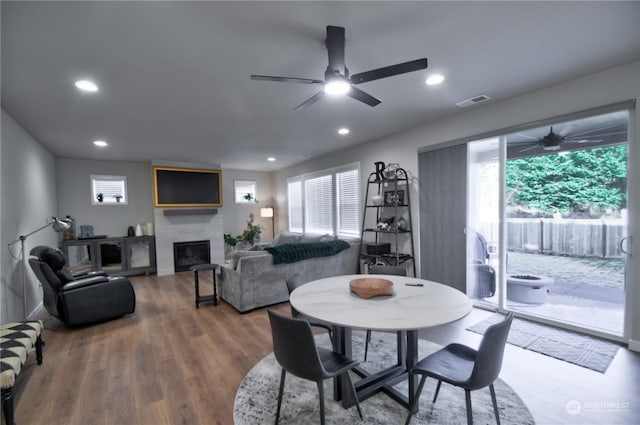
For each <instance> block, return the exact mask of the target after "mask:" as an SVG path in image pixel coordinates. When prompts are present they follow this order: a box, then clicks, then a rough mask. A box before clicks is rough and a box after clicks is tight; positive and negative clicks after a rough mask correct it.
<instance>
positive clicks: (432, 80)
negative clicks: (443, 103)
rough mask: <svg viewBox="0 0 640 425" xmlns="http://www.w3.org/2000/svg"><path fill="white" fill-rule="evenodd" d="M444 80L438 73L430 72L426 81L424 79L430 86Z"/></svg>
mask: <svg viewBox="0 0 640 425" xmlns="http://www.w3.org/2000/svg"><path fill="white" fill-rule="evenodd" d="M443 81H444V76H443V75H440V74H432V75H429V77H428V78H427V81H425V82H426V83H427V84H428V85H430V86H435V85H436V84H440V83H441V82H443Z"/></svg>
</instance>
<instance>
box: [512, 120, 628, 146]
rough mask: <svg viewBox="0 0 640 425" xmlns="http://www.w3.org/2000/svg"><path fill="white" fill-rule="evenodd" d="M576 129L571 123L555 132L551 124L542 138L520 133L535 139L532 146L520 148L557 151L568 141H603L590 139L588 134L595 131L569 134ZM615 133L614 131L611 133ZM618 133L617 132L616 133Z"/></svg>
mask: <svg viewBox="0 0 640 425" xmlns="http://www.w3.org/2000/svg"><path fill="white" fill-rule="evenodd" d="M573 129H574V125H572V124H569V125H567V126H565V127H564V128H563V129H562V130H560V131H559V132H557V133H556V132H554V131H553V126H551V127H550V128H549V133H547V134H546V135H545V136H544V137H542V138H535V137H532V136H527V135H524V134H520V135H521V136H524V137H528V138H531V139H534V140H535V141H534V142H533V143H532V144H531V146H529V147H527V148H525V149H522V150H520V152H526V151H528V150H531V149H536V148H542V149H544V150H545V151H557V150H559V149H560V147H561V145H563V144H567V143H598V142H601V141H602V140H601V139H599V140H592V139H589V136H588V134H589V133H593V132H594V131H593V130H591V131H584V132H581V133H577V134H574V135H572V136H569V134H570V133H571V131H572V130H573ZM603 129H606V127H605V128H600V129H598V130H600V131H601V130H603ZM611 134H614V133H611ZM615 134H617V133H615ZM608 135H609V134H598V136H608Z"/></svg>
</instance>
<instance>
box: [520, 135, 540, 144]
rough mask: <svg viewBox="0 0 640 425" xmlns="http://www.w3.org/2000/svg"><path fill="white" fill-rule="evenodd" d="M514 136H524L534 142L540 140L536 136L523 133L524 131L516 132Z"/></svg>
mask: <svg viewBox="0 0 640 425" xmlns="http://www.w3.org/2000/svg"><path fill="white" fill-rule="evenodd" d="M514 136H520V137H526V138H527V139H531V140H535V141H536V142H537V141H538V140H540V139H539V138H537V137H533V136H529V135H528V134H524V133H516V134H514Z"/></svg>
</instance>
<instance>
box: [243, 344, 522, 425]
mask: <svg viewBox="0 0 640 425" xmlns="http://www.w3.org/2000/svg"><path fill="white" fill-rule="evenodd" d="M316 340H317V342H318V344H319V345H322V346H325V347H329V346H330V344H329V339H328V337H326V334H325V335H319V336H317V337H316ZM363 347H364V333H360V332H354V357H355V358H357V359H362V358H363ZM439 348H441V347H440V346H438V345H436V344H433V343H431V342H428V341H424V340H420V341H419V354H420V357H421V358H422V357H423V356H426V355H428V354H429V353H432V352H434V351H436V350H438V349H439ZM395 357H396V335H395V334H388V333H382V332H374V333H373V336H372V340H371V343H370V344H369V353H368V359H367V362H363V363H361V366H362V367H363V368H364V369H366V370H379V369H382V368H385V367H388V366H390V365H392V364H393V363H394V362H395ZM280 371H281V369H280V366H279V365H278V363H277V361H276V359H275V357H274V355H273V353H271V354H269V355H267V356H266V357H265V358H263V359H262V360H261V361H260V362H258V364H256V365H255V366H254V367H253V369H251V371H249V373H248V374H247V376H245V378H244V380H243V381H242V383H241V384H240V387H239V388H238V392H237V393H236V399H235V402H234V406H233V419H234V423H235V424H236V425H255V424H272V423H273V422H274V420H275V413H276V405H277V397H278V385H279V383H280ZM352 376H354V375H352ZM357 379H358V378H357V377H356V378H354V380H357ZM435 385H436V381H435V380H434V379H427V382H426V384H425V386H424V390H423V392H422V397H420V410H419V412H418V413H417V414H416V415H415V416H414V417H413V419H412V420H411V424H414V425H419V424H427V423H429V424H441V425H448V424H461V423H466V410H465V401H464V390H462V389H460V388H456V387H453V386H451V385H447V384H443V385H442V387H441V389H440V394H439V395H438V400H437V402H436V403H435V404H433V403H431V399H432V398H433V394H434V391H435ZM395 388H397V389H401V390H402V391H403V392H405V393H406V391H407V390H406V388H407V384H406V382H405V383H401V384H398V385H396V387H395ZM495 390H496V397H497V402H498V409H499V412H500V420H501V422H502V424H514V425H515V424H518V425H523V424H533V423H534V420H533V417H532V416H531V413H530V412H529V409H528V408H527V406H526V405H525V404H524V403H523V401H522V400H521V399H520V397H518V395H517V394H516V393H515V392H514V391H513V389H511V387H509V386H508V385H507V384H505V383H504V382H503V381H502V380H500V379H498V380H497V381H496V383H495ZM332 391H333V385H332V382H331V380H327V381H326V382H325V403H326V404H325V414H326V423H327V425H344V424H363V425H374V424H376V425H383V424H384V425H389V424H402V423H404V421H405V420H406V418H407V410H406V409H405V408H404V407H402V406H400V405H399V404H398V403H396V402H394V401H393V400H392V399H391V398H389V397H388V396H387V395H385V394H377V395H375V396H373V397H371V398H369V399H367V400H365V401H363V402H362V403H361V405H360V406H361V408H362V414H363V416H364V419H363V420H361V419H360V418H359V417H358V412H357V409H356V408H355V407H352V408H350V409H344V408H343V407H342V405H341V404H339V403H338V402H336V401H334V400H333V392H332ZM471 395H472V406H473V419H474V422H475V423H478V424H495V423H496V420H495V417H494V414H493V408H492V407H491V396H490V395H489V389H488V388H485V389H482V390H478V391H473V392H472V393H471ZM319 409H320V408H319V399H318V390H317V387H316V384H315V383H314V382H310V381H305V380H302V379H299V378H297V377H295V376H293V375H291V374H287V378H286V381H285V388H284V396H283V400H282V408H281V412H280V424H282V425H287V424H290V425H303V424H319V423H320V410H319Z"/></svg>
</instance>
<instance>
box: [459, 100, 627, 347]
mask: <svg viewBox="0 0 640 425" xmlns="http://www.w3.org/2000/svg"><path fill="white" fill-rule="evenodd" d="M628 123H629V112H628V110H626V109H624V110H617V111H616V110H614V111H611V112H605V113H599V114H592V115H588V116H579V117H576V118H572V119H562V120H558V121H556V122H549V123H544V125H536V126H532V127H530V128H523V129H521V130H519V131H517V132H511V133H508V134H503V135H499V136H496V137H492V138H487V139H482V140H475V141H472V142H469V143H467V158H468V161H467V232H466V233H467V265H468V266H467V285H466V290H467V294H468V295H469V296H471V297H473V298H474V299H476V300H477V303H478V304H481V305H482V304H484V305H493V306H499V307H500V308H502V309H509V310H514V311H518V312H520V313H523V314H525V315H529V316H532V317H540V318H544V319H545V320H548V321H553V322H560V323H565V324H567V325H568V326H570V327H577V328H585V329H590V330H593V331H594V332H595V333H604V334H609V335H615V336H622V335H623V323H624V306H625V262H626V261H627V260H628V258H627V256H626V255H625V252H624V246H625V238H626V237H627V217H628V214H629V212H628V209H627V204H626V199H627V198H626V197H627V191H628V190H629V189H630V188H629V187H628V186H629V185H630V184H631V182H628V181H627V146H628V143H629V140H628V134H629V132H628Z"/></svg>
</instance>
